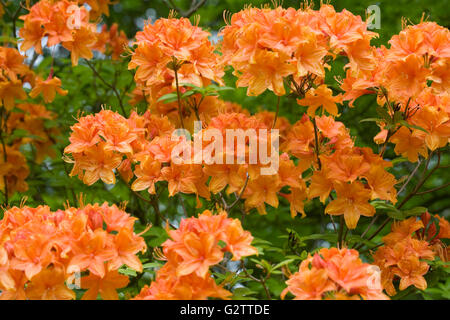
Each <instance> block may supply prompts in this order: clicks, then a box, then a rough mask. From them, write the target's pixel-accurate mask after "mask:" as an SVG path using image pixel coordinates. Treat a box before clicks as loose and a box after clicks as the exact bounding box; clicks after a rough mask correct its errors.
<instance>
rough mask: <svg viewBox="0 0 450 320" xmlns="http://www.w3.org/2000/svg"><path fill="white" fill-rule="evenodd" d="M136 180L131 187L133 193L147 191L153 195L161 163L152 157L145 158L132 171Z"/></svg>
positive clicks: (159, 175) (159, 174) (158, 178)
mask: <svg viewBox="0 0 450 320" xmlns="http://www.w3.org/2000/svg"><path fill="white" fill-rule="evenodd" d="M134 174H135V175H136V177H137V179H136V180H135V181H134V182H133V184H132V185H131V189H133V190H134V191H142V190H146V189H148V192H149V193H151V194H155V193H156V191H155V183H156V182H157V181H159V180H160V177H161V163H160V162H159V161H157V160H155V159H154V158H153V157H152V156H147V157H145V159H144V160H142V161H141V162H140V164H139V166H138V167H137V168H136V170H135V171H134Z"/></svg>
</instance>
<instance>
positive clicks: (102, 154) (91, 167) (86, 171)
mask: <svg viewBox="0 0 450 320" xmlns="http://www.w3.org/2000/svg"><path fill="white" fill-rule="evenodd" d="M74 159H75V161H76V162H78V167H74V169H73V170H72V172H71V176H74V175H79V174H81V172H79V170H83V174H82V179H83V182H84V183H85V184H87V185H89V186H90V185H92V184H94V183H95V182H97V181H98V180H99V179H101V180H102V181H103V182H104V183H106V184H115V182H116V176H115V174H114V169H116V168H117V167H119V165H120V163H121V162H122V156H121V155H119V154H117V153H115V152H113V151H108V150H105V144H104V143H100V144H98V145H96V146H93V147H90V148H89V149H87V150H85V152H84V154H83V155H81V156H80V157H79V156H78V155H77V154H75V155H74Z"/></svg>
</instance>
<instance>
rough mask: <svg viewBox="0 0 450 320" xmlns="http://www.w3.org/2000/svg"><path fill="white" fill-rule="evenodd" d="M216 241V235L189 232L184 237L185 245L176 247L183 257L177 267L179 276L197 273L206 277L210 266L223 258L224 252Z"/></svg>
mask: <svg viewBox="0 0 450 320" xmlns="http://www.w3.org/2000/svg"><path fill="white" fill-rule="evenodd" d="M215 241H216V240H215V237H214V236H213V235H210V234H206V233H201V234H200V235H196V234H195V233H192V232H189V233H187V234H186V235H185V236H184V237H183V246H182V247H180V248H175V249H174V250H175V252H176V253H177V254H178V255H180V257H181V258H182V259H183V262H181V263H180V264H179V266H178V268H177V276H184V275H188V274H191V273H195V274H197V275H198V276H199V277H202V278H205V277H206V275H207V273H208V270H209V267H210V266H212V265H215V264H217V263H219V262H220V261H222V259H223V252H222V251H221V250H220V247H218V246H217V244H216V243H215Z"/></svg>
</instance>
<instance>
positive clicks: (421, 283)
mask: <svg viewBox="0 0 450 320" xmlns="http://www.w3.org/2000/svg"><path fill="white" fill-rule="evenodd" d="M428 216H429V215H428ZM428 221H429V220H427V215H426V214H425V215H423V216H422V221H420V220H417V218H416V217H411V218H409V219H406V220H403V221H399V222H394V224H393V225H392V231H391V233H390V234H388V235H387V236H385V237H383V242H384V243H385V245H384V246H382V247H380V248H379V249H378V250H377V251H376V252H375V253H374V255H373V257H374V263H375V264H377V265H378V266H379V267H380V268H381V269H382V273H381V280H382V283H383V286H384V288H385V289H386V291H387V292H388V294H389V295H395V293H396V289H395V287H394V285H393V281H394V280H395V279H397V278H400V287H399V289H400V290H405V289H406V288H407V287H409V286H411V285H414V286H415V287H417V288H418V289H420V290H425V289H426V288H427V282H426V280H425V278H424V277H423V276H424V275H425V274H426V273H427V272H428V269H429V265H428V263H427V262H425V261H423V260H434V256H435V255H436V254H439V248H438V247H439V246H436V247H435V246H432V245H431V244H430V243H428V242H427V240H425V239H426V236H425V228H428V226H427V225H428ZM424 222H425V224H424ZM429 228H432V226H430V227H429ZM421 230H422V231H421ZM438 242H439V240H436V241H435V243H436V244H438ZM435 248H436V249H438V250H437V251H434V250H435Z"/></svg>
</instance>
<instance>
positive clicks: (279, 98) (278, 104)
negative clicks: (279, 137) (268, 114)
mask: <svg viewBox="0 0 450 320" xmlns="http://www.w3.org/2000/svg"><path fill="white" fill-rule="evenodd" d="M280 100H281V97H280V96H278V99H277V111H276V112H275V118H274V119H273V125H272V129H273V128H275V126H276V124H277V120H278V113H279V112H280Z"/></svg>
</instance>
